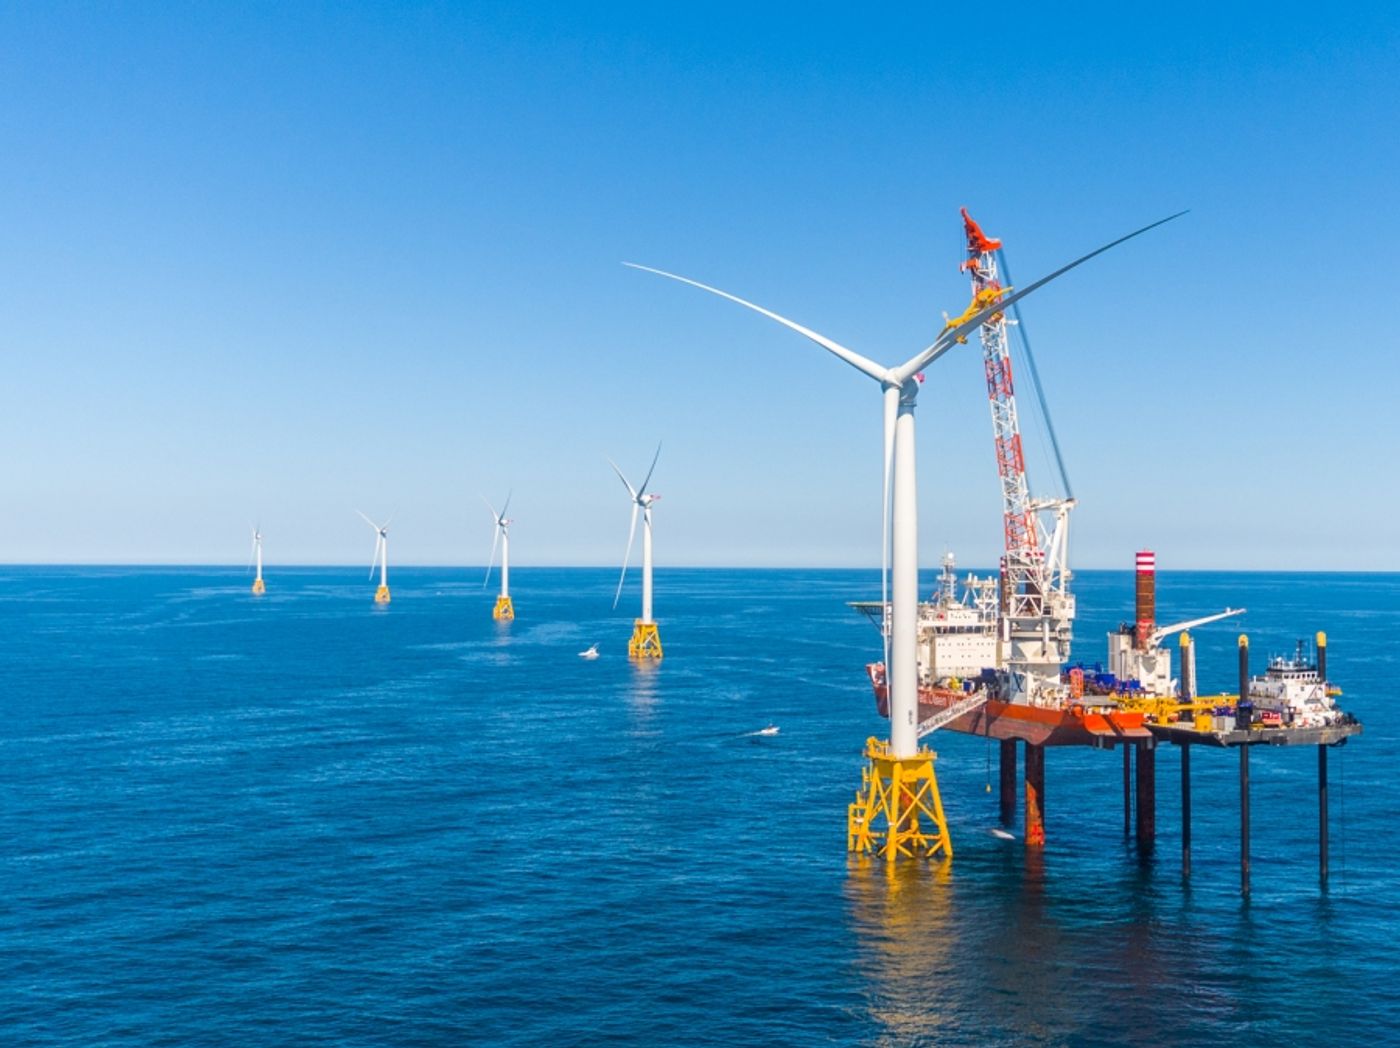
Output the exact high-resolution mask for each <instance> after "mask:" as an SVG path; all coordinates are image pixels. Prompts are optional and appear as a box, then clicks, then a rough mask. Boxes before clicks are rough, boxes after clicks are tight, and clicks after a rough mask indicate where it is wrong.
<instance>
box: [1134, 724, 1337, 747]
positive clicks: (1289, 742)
mask: <svg viewBox="0 0 1400 1048" xmlns="http://www.w3.org/2000/svg"><path fill="white" fill-rule="evenodd" d="M1147 729H1148V731H1150V732H1151V733H1152V735H1153V736H1154V737H1155V738H1157V739H1158V740H1159V741H1162V742H1171V743H1174V744H1176V745H1178V746H1217V747H1220V748H1221V749H1233V748H1234V747H1237V746H1339V745H1341V744H1342V743H1344V742H1346V741H1347V739H1349V738H1351V737H1352V736H1353V735H1360V734H1361V731H1362V726H1361V723H1360V722H1359V721H1353V722H1351V723H1349V724H1330V725H1328V726H1327V727H1325V728H1258V727H1254V728H1249V729H1248V730H1238V729H1236V730H1232V731H1197V730H1196V729H1195V728H1194V727H1192V726H1191V725H1189V724H1149V725H1147Z"/></svg>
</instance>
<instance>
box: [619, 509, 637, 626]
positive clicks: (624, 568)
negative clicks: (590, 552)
mask: <svg viewBox="0 0 1400 1048" xmlns="http://www.w3.org/2000/svg"><path fill="white" fill-rule="evenodd" d="M640 508H641V507H640V506H638V505H637V503H636V501H635V500H634V501H633V502H632V527H631V528H630V529H629V530H628V532H627V552H626V553H624V554H623V555H622V575H621V577H620V578H619V579H618V580H617V592H616V593H614V594H613V611H616V610H617V602H618V601H619V600H621V599H622V584H623V583H624V582H626V581H627V562H628V561H629V560H631V559H632V540H633V539H635V538H636V537H637V510H638V509H640Z"/></svg>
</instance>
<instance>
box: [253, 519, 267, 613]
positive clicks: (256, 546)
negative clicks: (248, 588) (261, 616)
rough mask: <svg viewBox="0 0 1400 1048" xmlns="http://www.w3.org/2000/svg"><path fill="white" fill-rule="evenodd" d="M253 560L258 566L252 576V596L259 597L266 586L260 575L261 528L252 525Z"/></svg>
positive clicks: (265, 590) (265, 589)
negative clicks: (256, 571)
mask: <svg viewBox="0 0 1400 1048" xmlns="http://www.w3.org/2000/svg"><path fill="white" fill-rule="evenodd" d="M252 559H253V561H254V562H255V563H256V564H257V566H258V573H257V575H255V576H254V577H253V596H255V597H261V596H262V595H263V594H264V593H266V592H267V586H266V585H264V584H263V577H262V528H260V527H258V526H256V525H254V527H253V554H252Z"/></svg>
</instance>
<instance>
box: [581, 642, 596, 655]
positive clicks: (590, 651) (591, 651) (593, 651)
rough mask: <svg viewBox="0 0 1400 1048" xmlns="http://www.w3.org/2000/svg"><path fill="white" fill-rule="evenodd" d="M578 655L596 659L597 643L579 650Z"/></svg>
mask: <svg viewBox="0 0 1400 1048" xmlns="http://www.w3.org/2000/svg"><path fill="white" fill-rule="evenodd" d="M578 657H579V658H581V659H596V658H597V657H598V645H596V644H594V645H593V646H592V647H590V648H586V649H585V650H583V651H581V652H579V653H578Z"/></svg>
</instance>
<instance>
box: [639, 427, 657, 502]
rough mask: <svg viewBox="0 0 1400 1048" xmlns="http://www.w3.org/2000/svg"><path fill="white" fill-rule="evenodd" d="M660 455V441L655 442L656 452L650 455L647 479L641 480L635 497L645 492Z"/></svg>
mask: <svg viewBox="0 0 1400 1048" xmlns="http://www.w3.org/2000/svg"><path fill="white" fill-rule="evenodd" d="M660 457H661V442H660V441H659V440H658V441H657V442H656V454H655V455H653V456H652V457H651V469H649V470H647V479H646V480H644V481H642V486H641V487H640V488H638V489H637V497H638V498H640V497H641V496H643V495H645V494H646V493H647V485H648V484H650V483H651V475H652V474H653V473H655V472H656V460H657V459H659V458H660Z"/></svg>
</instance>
